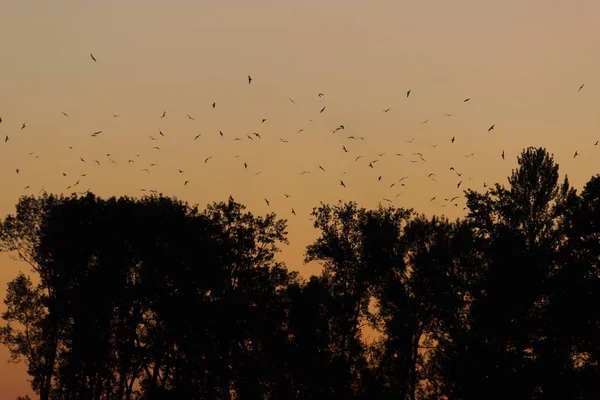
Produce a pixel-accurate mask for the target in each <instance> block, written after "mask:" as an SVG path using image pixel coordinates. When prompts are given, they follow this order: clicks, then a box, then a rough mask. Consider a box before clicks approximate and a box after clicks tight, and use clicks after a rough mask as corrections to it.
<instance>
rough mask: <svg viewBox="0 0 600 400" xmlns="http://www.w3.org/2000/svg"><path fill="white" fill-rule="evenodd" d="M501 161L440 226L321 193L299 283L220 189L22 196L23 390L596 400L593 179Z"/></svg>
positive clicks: (542, 160)
mask: <svg viewBox="0 0 600 400" xmlns="http://www.w3.org/2000/svg"><path fill="white" fill-rule="evenodd" d="M518 162H519V166H518V168H517V169H516V170H514V171H513V172H512V175H511V176H510V177H509V179H508V186H503V185H500V184H496V185H495V186H493V187H491V188H488V189H487V191H486V192H485V193H478V192H474V191H471V190H468V191H466V192H465V195H466V198H467V215H466V216H465V217H464V218H462V219H459V220H456V221H449V220H448V219H446V218H443V217H426V216H424V215H420V214H417V213H416V212H415V211H413V210H408V209H401V208H400V209H398V208H394V207H382V206H380V207H379V208H378V209H376V210H367V209H364V208H360V207H359V206H358V205H357V204H356V203H353V202H350V203H341V202H340V203H339V204H334V205H326V204H321V206H320V207H317V208H315V209H314V211H313V215H314V217H315V222H314V225H315V228H316V229H318V230H319V232H320V236H319V237H318V238H317V240H316V241H315V242H314V243H313V244H312V245H310V246H309V247H308V248H307V251H306V261H317V262H320V263H321V264H322V266H323V270H322V273H321V274H320V275H319V276H312V277H310V279H308V280H305V279H302V278H300V277H299V276H298V275H297V274H296V273H294V272H290V271H288V269H287V267H286V266H285V265H283V264H282V263H279V262H277V261H276V259H275V255H276V253H277V252H278V251H279V246H280V245H282V244H287V232H286V222H285V221H284V220H280V219H277V217H276V216H275V215H274V214H269V215H266V216H255V215H253V214H251V213H250V212H248V211H246V210H245V208H244V207H243V206H242V205H241V204H239V203H236V202H235V201H234V200H233V199H231V198H230V199H229V200H228V201H227V202H223V203H215V204H211V205H209V206H208V207H207V208H206V209H205V210H199V209H198V208H197V207H192V206H190V205H188V204H185V203H183V202H181V201H179V200H177V199H172V198H167V197H163V196H156V195H155V196H151V197H144V198H142V199H132V198H128V197H122V198H118V199H116V198H111V199H101V198H98V197H96V196H94V195H93V194H88V195H86V196H83V197H76V196H75V195H73V196H71V197H64V196H54V195H48V194H44V195H42V196H41V197H33V196H30V197H22V198H21V199H20V200H19V203H18V204H17V208H16V212H15V214H14V215H9V216H7V217H6V218H5V219H4V220H3V221H2V222H1V223H0V250H2V251H7V252H11V253H12V254H14V255H15V256H16V257H17V258H19V259H21V260H23V261H25V262H26V263H28V264H29V266H30V267H31V271H32V273H31V275H26V274H24V273H20V274H19V275H18V276H17V277H15V279H13V280H12V281H11V282H10V283H9V284H8V290H7V294H6V298H5V304H6V312H5V313H4V314H3V315H2V317H3V319H4V321H5V322H4V325H3V326H2V327H1V328H0V341H1V342H2V343H3V344H4V345H6V346H8V348H9V349H10V352H11V355H12V360H13V361H23V362H25V363H26V365H27V367H28V373H29V375H30V377H31V385H32V388H33V389H34V390H35V391H36V392H37V393H38V394H39V396H40V398H41V399H42V400H46V399H388V398H389V399H392V398H393V399H403V400H409V399H410V400H416V399H460V400H471V399H473V400H476V399H477V400H479V399H594V398H600V367H599V362H600V311H599V310H600V308H599V307H598V305H597V304H598V301H599V300H600V269H599V260H600V177H599V176H596V177H592V178H591V179H590V181H589V182H588V183H587V185H586V186H585V188H584V189H583V191H582V192H581V194H578V193H577V192H576V191H575V190H574V189H573V188H571V187H570V185H569V182H568V180H567V179H566V178H564V181H563V182H562V183H559V173H558V165H557V164H556V163H555V162H554V160H553V158H552V156H551V155H549V154H548V153H547V152H546V150H544V149H534V148H529V149H527V150H525V151H524V152H523V153H522V154H521V157H519V159H518ZM365 329H366V330H369V331H370V332H375V335H369V337H371V338H373V337H374V338H375V340H366V338H367V335H365V334H364V332H365Z"/></svg>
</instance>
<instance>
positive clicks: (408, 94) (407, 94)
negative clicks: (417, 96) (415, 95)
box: [406, 90, 410, 98]
mask: <svg viewBox="0 0 600 400" xmlns="http://www.w3.org/2000/svg"><path fill="white" fill-rule="evenodd" d="M408 96H410V90H409V91H408V92H406V97H407V98H408Z"/></svg>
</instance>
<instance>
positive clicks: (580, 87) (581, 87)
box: [577, 83, 585, 92]
mask: <svg viewBox="0 0 600 400" xmlns="http://www.w3.org/2000/svg"><path fill="white" fill-rule="evenodd" d="M584 86H585V83H584V84H583V85H581V86H579V89H577V91H578V92H579V91H580V90H581V89H583V87H584Z"/></svg>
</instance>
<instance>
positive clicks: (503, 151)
mask: <svg viewBox="0 0 600 400" xmlns="http://www.w3.org/2000/svg"><path fill="white" fill-rule="evenodd" d="M502 159H503V160H504V150H502Z"/></svg>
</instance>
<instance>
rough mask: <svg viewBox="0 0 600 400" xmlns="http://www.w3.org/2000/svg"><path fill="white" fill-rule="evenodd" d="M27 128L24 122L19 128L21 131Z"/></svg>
mask: <svg viewBox="0 0 600 400" xmlns="http://www.w3.org/2000/svg"><path fill="white" fill-rule="evenodd" d="M25 128H27V125H25V122H23V126H21V130H23V129H25Z"/></svg>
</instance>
